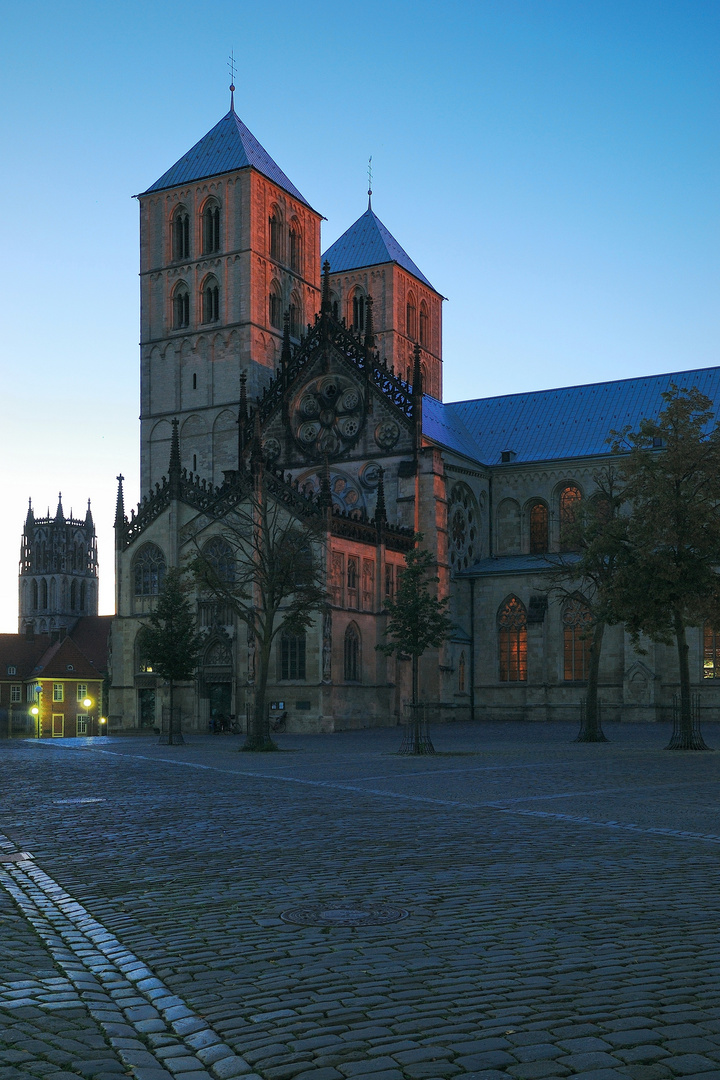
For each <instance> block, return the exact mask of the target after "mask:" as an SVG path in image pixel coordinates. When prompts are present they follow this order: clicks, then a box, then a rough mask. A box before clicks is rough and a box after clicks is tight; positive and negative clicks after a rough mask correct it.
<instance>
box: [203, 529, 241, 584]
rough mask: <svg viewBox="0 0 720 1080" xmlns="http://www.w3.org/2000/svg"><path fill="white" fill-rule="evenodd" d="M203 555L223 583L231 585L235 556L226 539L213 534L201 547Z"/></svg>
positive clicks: (233, 578)
mask: <svg viewBox="0 0 720 1080" xmlns="http://www.w3.org/2000/svg"><path fill="white" fill-rule="evenodd" d="M202 553H203V557H204V558H205V559H206V560H207V562H208V563H209V564H210V567H211V568H212V571H213V573H214V574H215V575H216V576H217V578H218V579H219V581H220V582H222V584H223V585H232V584H233V583H234V581H235V556H234V555H233V551H232V548H231V547H230V545H229V544H228V542H227V540H223V538H222V537H221V536H213V538H212V539H211V540H208V542H207V544H205V545H204V546H203V549H202Z"/></svg>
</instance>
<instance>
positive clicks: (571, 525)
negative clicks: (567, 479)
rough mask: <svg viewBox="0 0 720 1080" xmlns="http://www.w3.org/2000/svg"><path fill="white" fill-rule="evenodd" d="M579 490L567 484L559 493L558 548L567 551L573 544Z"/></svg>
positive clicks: (573, 485) (579, 495)
mask: <svg viewBox="0 0 720 1080" xmlns="http://www.w3.org/2000/svg"><path fill="white" fill-rule="evenodd" d="M581 498H582V495H581V494H580V488H579V487H576V486H575V484H568V485H567V486H566V487H564V488H563V489H562V491H561V492H560V547H561V548H562V549H563V550H565V551H567V550H568V549H569V548H571V547H572V546H573V544H574V542H575V536H574V533H575V522H576V519H577V511H578V508H579V506H580V500H581Z"/></svg>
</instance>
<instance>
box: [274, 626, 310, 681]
mask: <svg viewBox="0 0 720 1080" xmlns="http://www.w3.org/2000/svg"><path fill="white" fill-rule="evenodd" d="M279 666H280V671H279V673H278V676H279V678H280V679H296V680H298V681H299V682H304V680H305V635H304V634H283V635H282V636H281V638H280V665H279Z"/></svg>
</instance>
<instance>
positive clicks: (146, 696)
mask: <svg viewBox="0 0 720 1080" xmlns="http://www.w3.org/2000/svg"><path fill="white" fill-rule="evenodd" d="M138 721H139V726H140V728H141V729H142V730H144V731H148V730H151V729H152V728H154V727H155V691H154V690H153V689H149V688H146V689H145V690H138Z"/></svg>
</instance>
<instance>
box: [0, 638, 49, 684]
mask: <svg viewBox="0 0 720 1080" xmlns="http://www.w3.org/2000/svg"><path fill="white" fill-rule="evenodd" d="M50 644H51V641H50V636H49V635H48V634H37V635H36V636H35V637H34V638H33V639H32V640H30V639H28V638H27V637H26V636H25V635H24V634H0V681H3V682H4V681H6V680H8V679H11V680H15V681H17V679H27V678H29V677H30V675H31V674H32V670H33V668H34V667H35V666H36V664H37V663H38V661H39V660H40V658H41V656H42V655H43V653H46V652H47V651H48V649H49V648H50ZM8 667H14V668H16V669H17V674H15V675H8V673H7V669H8Z"/></svg>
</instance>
